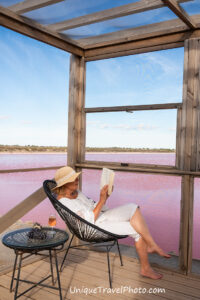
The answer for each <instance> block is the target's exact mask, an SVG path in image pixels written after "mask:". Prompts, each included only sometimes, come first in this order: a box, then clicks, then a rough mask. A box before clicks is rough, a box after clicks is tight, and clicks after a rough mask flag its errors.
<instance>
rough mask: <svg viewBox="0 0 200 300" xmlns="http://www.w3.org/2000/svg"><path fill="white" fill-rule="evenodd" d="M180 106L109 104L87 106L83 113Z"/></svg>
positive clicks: (178, 104)
mask: <svg viewBox="0 0 200 300" xmlns="http://www.w3.org/2000/svg"><path fill="white" fill-rule="evenodd" d="M181 106H182V103H162V104H147V105H129V106H111V107H87V108H85V109H84V111H85V113H100V112H113V111H116V112H117V111H137V110H139V111H141V110H158V109H177V108H180V107H181Z"/></svg>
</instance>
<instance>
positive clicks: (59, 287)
mask: <svg viewBox="0 0 200 300" xmlns="http://www.w3.org/2000/svg"><path fill="white" fill-rule="evenodd" d="M54 256H55V263H56V273H57V280H58V289H59V294H60V300H62V290H61V284H60V275H59V270H58V260H57V253H56V250H55V249H54Z"/></svg>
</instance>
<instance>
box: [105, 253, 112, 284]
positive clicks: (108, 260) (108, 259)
mask: <svg viewBox="0 0 200 300" xmlns="http://www.w3.org/2000/svg"><path fill="white" fill-rule="evenodd" d="M106 250H107V251H106V252H107V262H108V276H109V283H110V288H111V289H112V281H111V274H110V258H109V249H108V247H106Z"/></svg>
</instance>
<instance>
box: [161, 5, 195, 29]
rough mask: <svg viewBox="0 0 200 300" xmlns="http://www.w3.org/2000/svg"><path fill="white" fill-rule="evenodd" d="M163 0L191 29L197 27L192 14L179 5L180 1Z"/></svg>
mask: <svg viewBox="0 0 200 300" xmlns="http://www.w3.org/2000/svg"><path fill="white" fill-rule="evenodd" d="M162 1H163V3H164V4H166V5H167V6H168V7H169V9H170V10H171V11H172V12H173V13H175V15H177V17H178V18H179V19H181V20H182V21H183V22H184V23H185V24H186V25H187V26H188V27H189V28H190V29H193V30H194V29H196V24H195V23H194V22H193V20H192V19H191V18H190V16H189V15H188V14H187V13H186V12H185V10H184V9H183V8H182V7H181V6H180V5H179V3H178V2H177V1H175V0H162Z"/></svg>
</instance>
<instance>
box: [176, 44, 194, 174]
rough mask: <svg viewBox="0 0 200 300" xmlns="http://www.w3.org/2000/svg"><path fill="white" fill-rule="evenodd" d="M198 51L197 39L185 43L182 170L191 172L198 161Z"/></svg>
mask: <svg viewBox="0 0 200 300" xmlns="http://www.w3.org/2000/svg"><path fill="white" fill-rule="evenodd" d="M197 49H198V40H197V39H191V40H188V41H186V42H185V55H184V80H183V107H182V120H181V162H180V168H181V169H182V170H190V171H195V170H196V159H197V158H196V156H197V110H196V106H197V103H196V101H197V97H198V95H197V94H196V91H197V89H196V87H197V83H196V78H197V77H198V76H197V75H196V72H197V71H198V68H197V53H198V52H197Z"/></svg>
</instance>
